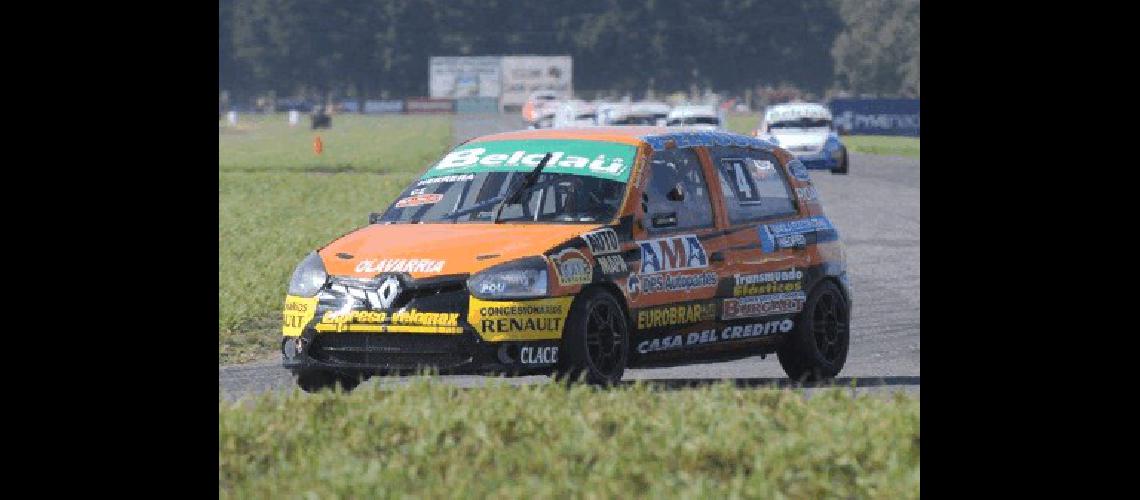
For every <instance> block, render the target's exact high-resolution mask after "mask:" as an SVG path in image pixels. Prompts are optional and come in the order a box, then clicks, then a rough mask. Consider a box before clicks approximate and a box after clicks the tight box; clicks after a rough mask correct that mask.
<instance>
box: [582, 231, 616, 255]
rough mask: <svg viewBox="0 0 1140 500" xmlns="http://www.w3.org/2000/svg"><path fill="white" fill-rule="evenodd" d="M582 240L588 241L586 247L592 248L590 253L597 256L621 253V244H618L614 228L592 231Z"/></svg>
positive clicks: (584, 235) (583, 236)
mask: <svg viewBox="0 0 1140 500" xmlns="http://www.w3.org/2000/svg"><path fill="white" fill-rule="evenodd" d="M582 239H583V240H585V241H586V245H587V246H589V247H590V253H592V254H594V255H595V256H597V255H606V254H610V253H617V252H620V251H621V244H620V243H619V242H618V235H617V232H616V231H614V230H613V228H608V227H607V228H603V229H598V230H597V231H591V232H589V233H586V234H583V235H582Z"/></svg>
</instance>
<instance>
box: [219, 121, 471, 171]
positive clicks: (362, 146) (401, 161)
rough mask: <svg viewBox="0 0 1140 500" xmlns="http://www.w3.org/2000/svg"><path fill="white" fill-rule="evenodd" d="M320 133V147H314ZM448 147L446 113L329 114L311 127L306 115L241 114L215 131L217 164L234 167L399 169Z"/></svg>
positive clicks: (421, 164)
mask: <svg viewBox="0 0 1140 500" xmlns="http://www.w3.org/2000/svg"><path fill="white" fill-rule="evenodd" d="M318 135H319V136H320V137H321V141H322V143H323V144H324V151H323V153H321V154H320V155H317V154H316V153H314V152H313V139H314V138H315V137H316V136H318ZM450 146H451V117H450V116H447V115H435V116H433V115H424V116H405V115H354V114H344V115H335V116H333V127H332V128H331V129H325V130H310V129H309V120H308V117H307V116H303V117H302V120H301V123H300V124H299V125H297V126H296V127H290V126H289V124H288V120H287V118H286V115H285V114H283V113H278V114H268V115H253V114H250V115H242V116H240V117H239V120H238V125H237V127H221V128H220V129H219V133H218V168H219V169H221V170H238V171H247V172H248V171H273V170H285V171H290V170H294V171H295V170H309V171H326V172H345V171H366V172H399V171H405V170H407V169H409V168H412V169H420V170H422V169H423V168H425V167H427V165H428V164H430V163H431V162H433V161H434V160H436V159H437V158H439V156H440V155H442V154H443V153H444V152H446V150H447V148H448V147H450Z"/></svg>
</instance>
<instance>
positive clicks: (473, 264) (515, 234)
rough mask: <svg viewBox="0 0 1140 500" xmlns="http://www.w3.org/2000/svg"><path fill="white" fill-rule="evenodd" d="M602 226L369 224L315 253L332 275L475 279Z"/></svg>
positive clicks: (539, 253) (540, 253)
mask: <svg viewBox="0 0 1140 500" xmlns="http://www.w3.org/2000/svg"><path fill="white" fill-rule="evenodd" d="M599 227H602V226H601V225H600V224H598V225H595V224H572V225H571V224H565V225H563V224H518V223H508V224H373V225H370V226H367V227H363V228H360V229H358V230H356V231H353V232H351V233H348V234H346V235H344V236H342V237H340V238H339V239H337V240H336V241H334V242H332V243H330V244H329V245H328V246H326V247H324V248H323V249H321V251H320V252H318V253H319V254H320V256H321V260H323V261H324V263H325V269H326V270H327V271H328V273H329V274H330V275H333V276H351V277H371V276H375V275H377V274H379V273H382V272H407V273H409V274H411V275H412V277H414V278H426V277H431V276H439V275H454V274H473V273H476V272H479V271H481V270H483V269H486V268H488V267H491V266H493V265H496V264H501V263H503V262H507V261H510V260H513V259H517V258H520V257H528V256H534V255H542V254H543V253H545V252H546V251H547V250H549V249H550V248H551V247H553V246H555V245H557V244H559V243H562V242H564V241H567V240H569V239H571V238H574V237H577V236H580V235H582V234H584V233H587V232H589V231H592V230H594V229H597V228H599Z"/></svg>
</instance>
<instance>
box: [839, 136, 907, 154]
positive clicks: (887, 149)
mask: <svg viewBox="0 0 1140 500" xmlns="http://www.w3.org/2000/svg"><path fill="white" fill-rule="evenodd" d="M841 139H842V140H843V144H846V145H847V149H848V150H849V151H854V152H857V153H866V154H872V155H889V156H908V157H911V158H918V157H919V154H918V152H919V151H918V145H919V139H918V137H899V136H889V135H848V136H843V137H841Z"/></svg>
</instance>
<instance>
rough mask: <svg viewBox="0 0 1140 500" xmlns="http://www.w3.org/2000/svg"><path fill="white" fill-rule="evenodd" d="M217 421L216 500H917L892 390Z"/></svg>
mask: <svg viewBox="0 0 1140 500" xmlns="http://www.w3.org/2000/svg"><path fill="white" fill-rule="evenodd" d="M218 424H219V428H218V489H219V496H220V497H223V498H229V497H242V498H246V497H250V498H277V497H292V498H297V497H302V496H305V497H314V498H315V497H316V496H320V497H333V498H336V497H340V498H344V497H348V498H395V497H401V498H403V497H408V496H411V497H426V498H442V497H448V498H472V497H474V498H483V497H509V498H519V497H537V498H555V497H557V498H565V497H583V496H587V497H593V498H626V497H645V498H657V497H670V498H672V497H686V498H729V497H739V496H747V497H761V498H773V497H780V496H787V497H792V498H821V497H826V498H837V497H838V498H851V497H860V498H865V497H876V498H917V497H918V489H919V401H918V400H917V399H914V398H911V397H907V396H904V395H901V394H900V395H895V396H894V397H893V398H884V397H882V396H866V395H864V396H859V397H855V396H851V395H849V394H848V393H847V392H846V391H844V390H841V389H835V390H831V391H823V392H821V393H818V394H816V395H814V396H812V397H811V398H810V399H805V397H804V396H802V395H800V394H798V393H796V392H793V391H789V390H778V389H736V388H734V387H732V386H730V385H727V384H724V385H716V386H711V387H704V388H698V389H687V390H677V391H663V390H658V389H653V388H651V387H650V386H646V385H640V384H639V385H633V386H626V387H622V388H618V389H613V390H604V391H601V390H591V389H588V388H583V387H575V388H573V389H570V390H567V389H565V388H563V387H561V386H557V385H554V384H543V385H531V386H523V387H504V386H498V385H490V386H488V387H486V388H479V389H460V388H457V387H454V386H451V385H448V384H441V383H432V382H430V381H428V380H420V381H417V382H415V383H413V384H412V385H410V386H406V387H401V388H396V389H390V390H385V389H379V388H377V387H375V386H373V385H368V386H364V387H362V390H358V391H356V392H354V393H351V394H348V395H345V394H341V393H324V394H318V395H300V394H297V393H294V394H293V395H291V396H274V395H267V396H262V397H261V398H260V399H258V400H256V401H254V402H252V403H249V402H245V403H241V402H239V403H226V402H222V403H220V404H219V412H218ZM314 495H315V496H314Z"/></svg>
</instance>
